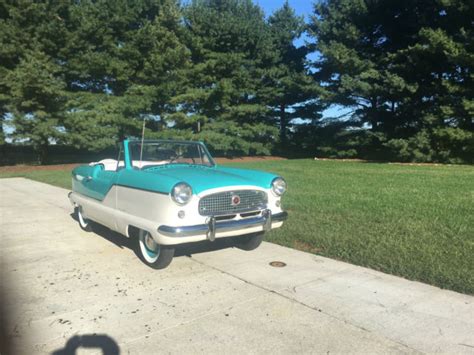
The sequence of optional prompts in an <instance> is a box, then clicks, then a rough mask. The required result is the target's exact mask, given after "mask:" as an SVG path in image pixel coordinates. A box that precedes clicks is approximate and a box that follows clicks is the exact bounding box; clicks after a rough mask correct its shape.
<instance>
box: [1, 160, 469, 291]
mask: <svg viewBox="0 0 474 355" xmlns="http://www.w3.org/2000/svg"><path fill="white" fill-rule="evenodd" d="M230 165H233V166H238V167H245V168H252V169H261V170H267V171H272V172H275V173H279V174H281V175H282V176H283V177H285V179H286V180H287V182H288V185H289V191H288V193H287V195H285V197H284V200H283V205H284V208H285V209H286V210H288V212H289V219H288V221H287V222H286V223H285V225H284V226H283V228H281V229H279V230H275V231H273V232H271V233H269V234H268V236H267V240H269V241H271V242H274V243H278V244H282V245H286V246H290V247H293V248H297V249H301V250H305V251H309V252H312V253H315V254H319V255H324V256H328V257H331V258H334V259H339V260H344V261H348V262H351V263H354V264H357V265H363V266H367V267H370V268H373V269H376V270H380V271H384V272H387V273H391V274H395V275H400V276H403V277H406V278H409V279H413V280H419V281H423V282H426V283H430V284H432V285H436V286H440V287H443V288H449V289H452V290H456V291H460V292H464V293H469V294H474V167H470V166H400V165H389V164H374V163H349V162H337V161H313V160H288V161H268V162H264V163H262V162H254V163H235V164H230ZM13 175H14V176H25V177H28V178H31V179H34V180H38V181H43V182H47V183H51V184H54V185H57V186H61V187H66V188H70V172H69V171H35V172H31V173H23V174H22V173H19V174H18V173H17V174H9V175H6V174H2V175H0V176H1V177H6V176H13ZM287 262H291V261H289V260H287Z"/></svg>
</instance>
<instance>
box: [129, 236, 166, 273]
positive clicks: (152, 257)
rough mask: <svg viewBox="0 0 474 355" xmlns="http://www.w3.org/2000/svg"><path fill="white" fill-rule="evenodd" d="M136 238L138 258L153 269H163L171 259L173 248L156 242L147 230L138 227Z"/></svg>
mask: <svg viewBox="0 0 474 355" xmlns="http://www.w3.org/2000/svg"><path fill="white" fill-rule="evenodd" d="M137 240H138V243H137V253H138V255H139V256H140V259H141V260H142V261H143V262H144V263H145V264H147V265H148V266H150V267H152V268H153V269H164V268H166V267H167V266H168V265H169V264H170V263H171V261H172V260H173V256H174V248H173V247H169V246H165V245H160V244H157V243H156V242H155V240H154V239H153V237H152V236H151V234H150V233H149V232H147V231H145V230H143V229H140V230H139V231H138V238H137Z"/></svg>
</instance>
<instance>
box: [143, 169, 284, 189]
mask: <svg viewBox="0 0 474 355" xmlns="http://www.w3.org/2000/svg"><path fill="white" fill-rule="evenodd" d="M144 172H145V174H146V175H150V177H148V179H150V178H151V175H154V176H159V178H160V179H161V178H164V177H166V181H169V182H170V183H169V184H168V185H167V186H166V184H165V189H166V190H167V191H168V192H169V191H171V188H172V187H173V185H174V184H176V183H178V182H185V183H187V184H189V185H190V186H191V187H192V189H193V192H194V194H199V193H201V192H203V191H206V190H209V189H215V188H220V187H226V186H237V185H238V186H258V187H261V188H264V189H267V188H269V187H270V185H271V182H272V180H273V179H274V178H275V177H276V175H274V174H270V173H265V172H261V171H256V170H247V169H235V168H226V167H220V166H217V165H216V166H213V167H207V166H201V165H191V164H190V165H187V164H172V165H163V166H158V167H154V168H150V169H146V170H144Z"/></svg>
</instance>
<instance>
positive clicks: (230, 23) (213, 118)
mask: <svg viewBox="0 0 474 355" xmlns="http://www.w3.org/2000/svg"><path fill="white" fill-rule="evenodd" d="M184 19H185V27H186V31H187V36H188V37H187V38H188V39H187V42H186V43H187V45H188V47H189V48H190V50H191V53H192V67H191V68H190V70H189V71H188V75H187V78H188V83H187V85H186V91H185V92H184V93H183V94H182V95H179V96H177V97H175V99H174V101H173V102H174V104H175V105H176V106H177V107H178V108H179V109H178V112H177V113H176V114H175V116H174V118H175V122H176V128H179V129H184V130H191V131H193V132H195V133H198V131H199V130H201V132H199V134H198V135H197V137H198V138H201V139H205V140H207V142H208V143H209V145H210V146H211V148H212V149H214V150H215V151H220V152H224V153H229V154H230V153H232V154H237V153H238V154H243V153H244V154H248V153H251V154H269V153H270V149H271V147H272V145H273V141H274V140H275V138H276V135H277V131H276V130H275V128H273V127H272V126H271V125H270V124H268V123H267V122H266V119H267V115H268V108H267V106H266V105H265V103H263V102H262V101H261V100H260V98H259V92H258V90H259V85H260V82H261V80H262V69H263V68H264V67H265V65H267V62H268V61H269V60H270V59H271V38H270V36H269V32H268V28H267V26H266V23H265V20H264V15H263V12H262V10H261V9H260V8H259V7H258V6H257V5H254V4H253V3H252V1H250V0H195V1H192V2H191V3H190V4H189V5H187V6H186V7H185V9H184Z"/></svg>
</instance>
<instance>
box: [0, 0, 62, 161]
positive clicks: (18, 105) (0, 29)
mask: <svg viewBox="0 0 474 355" xmlns="http://www.w3.org/2000/svg"><path fill="white" fill-rule="evenodd" d="M67 14H68V5H67V4H66V3H63V2H54V3H37V2H33V1H23V2H19V3H16V2H8V3H6V2H4V3H2V4H1V5H0V104H1V107H2V108H1V112H0V115H1V116H2V121H3V119H4V118H5V117H6V115H11V116H12V117H13V120H12V123H13V126H14V128H15V131H14V133H13V134H12V138H13V139H15V140H20V141H22V142H26V143H29V144H32V145H33V146H34V147H35V149H36V150H37V152H38V159H39V161H40V162H45V161H46V159H47V152H48V146H49V144H50V143H51V142H53V141H55V140H58V139H60V138H61V137H62V127H61V122H62V114H63V104H64V90H63V89H64V81H63V72H62V68H61V66H60V65H59V64H58V63H59V62H60V61H59V59H58V56H57V55H58V53H59V52H60V51H61V48H63V47H64V45H65V41H66V36H64V33H65V26H64V19H65V18H67Z"/></svg>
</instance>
